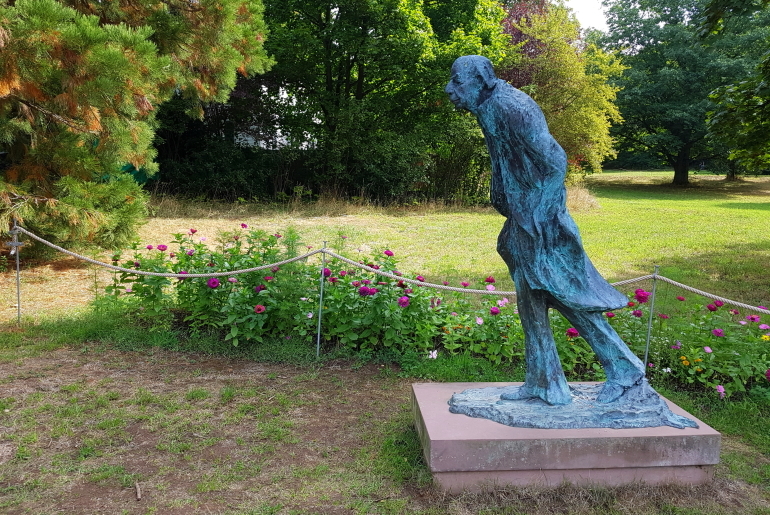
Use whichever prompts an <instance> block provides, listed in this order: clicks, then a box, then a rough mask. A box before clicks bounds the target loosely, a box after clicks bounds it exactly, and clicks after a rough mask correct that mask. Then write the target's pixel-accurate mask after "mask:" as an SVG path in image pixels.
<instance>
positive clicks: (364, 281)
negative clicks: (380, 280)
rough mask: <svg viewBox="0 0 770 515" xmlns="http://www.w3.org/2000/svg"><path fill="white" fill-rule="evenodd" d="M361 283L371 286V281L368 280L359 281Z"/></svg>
mask: <svg viewBox="0 0 770 515" xmlns="http://www.w3.org/2000/svg"><path fill="white" fill-rule="evenodd" d="M361 283H363V284H372V281H370V280H369V279H363V280H362V281H361Z"/></svg>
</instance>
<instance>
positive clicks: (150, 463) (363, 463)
mask: <svg viewBox="0 0 770 515" xmlns="http://www.w3.org/2000/svg"><path fill="white" fill-rule="evenodd" d="M693 179H694V181H695V182H696V185H695V186H694V187H693V188H687V189H678V188H672V187H670V186H666V185H662V184H661V183H662V182H663V181H668V180H670V172H669V173H666V174H660V173H634V172H610V173H606V174H603V175H600V176H596V177H591V178H589V181H588V186H589V188H590V189H591V190H592V191H593V193H594V195H595V196H596V198H597V200H598V204H599V205H600V207H599V208H594V209H578V210H575V211H574V216H575V218H576V220H577V222H578V225H579V226H580V229H581V232H582V235H583V239H584V243H585V246H586V249H587V250H588V252H589V254H590V255H591V257H592V259H593V260H594V262H595V263H596V264H597V267H598V268H599V269H600V271H601V272H602V273H604V274H605V275H606V276H607V277H608V278H609V279H610V280H619V279H624V278H628V277H634V276H638V275H643V274H647V273H650V272H651V269H652V266H653V265H654V264H659V265H661V267H662V269H661V273H662V274H663V275H666V276H668V277H671V278H672V279H675V280H678V281H681V282H684V283H686V284H690V285H692V286H695V287H698V288H701V289H705V290H707V291H710V292H713V293H716V294H719V295H723V296H726V297H729V298H734V299H736V300H742V301H745V302H749V303H756V304H761V303H764V305H770V279H769V278H768V274H767V272H766V263H768V262H770V259H769V258H770V235H768V232H767V228H768V227H770V224H768V222H769V221H770V178H767V177H765V178H749V179H746V180H744V181H741V182H739V183H724V182H722V181H721V180H720V179H719V178H714V177H711V176H698V177H694V178H693ZM156 210H157V216H156V217H155V218H153V219H151V220H150V222H149V223H148V224H147V225H146V226H145V227H144V228H143V231H142V242H143V244H147V243H150V244H154V245H157V244H159V243H166V244H168V242H169V241H170V240H171V238H170V237H169V234H170V233H173V232H186V231H187V229H189V228H190V227H195V228H197V229H198V235H199V236H201V237H207V238H209V240H212V241H213V240H215V239H216V236H217V233H218V231H221V230H233V229H234V228H235V227H237V226H238V224H239V223H240V222H247V223H249V224H250V225H251V226H253V227H254V226H256V227H261V228H264V229H266V230H269V231H270V232H271V233H272V232H280V231H282V230H284V229H285V228H286V227H287V226H289V225H291V226H294V227H296V228H297V229H298V230H299V231H300V233H301V234H302V235H303V236H304V238H305V241H306V243H307V245H311V246H314V247H317V246H319V245H321V244H322V242H323V241H324V240H327V241H328V242H329V245H330V246H335V245H337V246H339V245H342V244H344V245H345V246H346V247H347V248H348V249H359V248H360V249H361V251H362V253H366V252H369V250H370V249H381V248H385V247H387V248H390V249H391V250H393V251H394V252H395V253H396V255H397V257H398V258H399V259H400V263H401V265H402V268H403V270H404V271H408V272H412V273H415V274H416V273H422V274H423V275H426V277H427V278H428V279H429V280H430V279H434V280H439V281H440V280H441V279H444V278H448V279H449V280H452V281H458V280H463V279H471V280H473V281H477V280H480V279H482V278H483V277H485V276H487V275H490V274H491V275H495V277H497V278H498V279H502V278H504V277H505V276H506V272H505V270H504V265H503V263H502V261H501V260H500V258H499V257H498V256H497V255H496V253H495V250H494V244H495V241H496V238H497V233H498V231H499V229H500V226H501V224H502V218H501V217H500V216H499V215H497V214H495V213H493V212H492V211H490V210H486V209H477V210H464V209H458V210H448V209H445V208H438V207H437V208H435V209H432V208H429V207H424V206H423V207H417V208H410V209H406V208H403V209H388V210H386V209H379V208H375V207H371V206H347V205H342V204H337V203H327V204H325V205H323V206H293V207H291V208H287V209H280V210H276V209H270V210H265V209H264V208H259V207H257V206H250V205H235V206H225V207H224V208H223V206H212V205H200V204H198V205H185V204H180V203H178V202H172V201H169V200H165V201H163V202H160V203H158V204H156ZM342 235H344V236H348V238H347V239H344V240H343V239H341V238H340V236H342ZM23 276H24V279H23V281H24V298H23V306H24V308H25V313H26V316H28V317H29V318H28V321H27V323H26V324H25V325H24V326H23V327H22V328H16V327H15V325H14V324H13V323H12V321H13V320H14V319H13V317H14V316H15V309H13V308H12V306H13V304H14V303H15V292H14V288H13V284H14V277H13V275H12V274H11V273H5V274H0V303H1V307H0V316H2V320H6V321H8V322H7V323H4V324H3V325H2V326H0V513H3V514H6V513H8V514H16V513H20V514H21V513H30V514H42V513H77V514H81V513H82V514H88V513H129V514H134V513H136V514H145V513H157V514H175V513H222V514H278V513H280V514H311V513H319V514H337V513H339V514H343V513H344V514H347V513H382V514H397V513H404V514H406V513H417V514H425V515H428V514H431V515H433V514H436V515H439V514H442V515H443V514H458V515H459V514H475V513H483V514H489V515H493V514H501V515H502V514H511V515H512V514H540V513H543V514H545V513H576V514H621V513H622V514H647V513H659V514H688V515H695V514H703V515H706V514H721V513H747V514H770V402H768V401H764V402H762V401H758V400H753V399H749V398H745V399H737V400H732V401H730V402H718V401H716V400H715V396H710V397H707V396H702V395H699V394H694V393H688V392H686V391H681V389H674V390H667V389H665V386H664V388H663V393H664V394H665V395H667V396H669V397H671V398H672V399H673V400H674V401H675V402H677V403H679V404H680V405H682V406H683V407H685V408H686V409H689V410H691V411H692V412H693V414H694V415H696V416H698V417H699V418H701V419H703V420H705V421H706V422H707V423H709V424H711V425H712V426H714V427H715V428H717V429H718V430H720V431H722V432H723V433H724V439H723V453H722V463H721V464H720V465H719V466H718V468H717V476H716V479H715V481H714V482H713V483H711V484H708V485H704V486H700V487H680V486H665V487H649V486H645V485H638V484H637V485H630V486H627V487H622V488H577V487H573V486H570V485H563V486H561V487H559V488H556V489H544V488H526V489H513V488H510V489H498V490H494V491H490V492H486V493H484V494H478V495H470V494H468V495H458V496H447V495H444V494H442V493H441V492H439V491H437V490H435V489H434V488H433V487H431V486H430V478H429V473H428V471H427V470H426V468H425V465H424V463H423V461H422V458H421V451H420V446H419V442H418V440H417V437H416V433H415V431H414V428H413V427H412V424H411V413H410V408H409V404H408V399H409V385H410V383H411V382H413V381H414V380H415V379H414V378H410V377H403V374H400V373H399V369H398V367H396V366H394V365H392V364H391V363H388V362H384V361H383V362H377V361H375V362H361V361H358V360H356V359H355V358H351V357H349V356H347V357H343V356H340V355H334V354H333V353H329V354H327V355H326V356H325V358H324V359H323V360H321V361H314V358H313V349H312V348H310V346H309V345H307V344H306V343H304V342H301V341H297V340H296V339H290V340H281V341H275V342H272V343H270V344H266V345H264V346H262V347H260V348H253V349H246V350H239V351H236V350H234V349H232V348H229V347H227V345H226V344H222V342H219V341H217V340H216V339H213V338H206V337H198V338H192V337H182V338H180V337H179V334H177V333H173V332H162V331H154V332H148V331H147V330H146V329H144V328H143V327H141V326H138V325H136V324H134V323H133V322H132V321H131V320H130V319H129V318H126V316H125V314H122V313H114V312H110V311H92V310H88V309H85V308H77V306H78V305H81V306H82V305H85V304H86V303H87V302H88V300H89V299H90V297H91V296H92V295H93V292H89V288H93V285H94V284H95V283H97V284H98V283H99V282H101V283H102V284H103V283H104V281H105V277H103V276H101V275H100V274H99V273H94V272H93V271H91V270H90V269H88V268H86V267H82V266H80V265H78V264H77V263H76V262H73V261H70V260H65V261H63V262H59V264H57V263H47V264H44V265H38V266H35V267H29V268H27V269H26V270H25V271H24V273H23ZM510 286H511V285H510V284H505V283H503V284H502V285H500V287H501V288H502V287H505V288H507V287H510ZM662 289H663V295H664V296H665V295H669V296H671V295H677V293H675V292H673V291H666V287H662ZM25 299H26V300H25ZM75 308H77V309H75ZM35 320H36V322H34V321H35ZM193 350H194V352H193ZM430 365H431V366H433V367H434V370H433V372H434V374H433V375H434V376H435V377H442V378H444V379H445V380H459V379H463V378H465V379H469V380H495V379H496V378H497V379H499V380H504V379H505V378H506V377H510V374H512V373H513V372H511V371H509V370H502V369H501V370H497V371H496V370H494V369H490V368H489V367H487V366H486V365H485V364H483V363H481V362H478V361H474V360H471V359H469V358H467V357H462V356H461V357H458V358H456V359H454V360H452V359H449V358H444V357H442V359H439V360H436V361H432V362H431V363H430ZM495 374H498V376H497V377H496V376H495ZM138 498H139V499H138Z"/></svg>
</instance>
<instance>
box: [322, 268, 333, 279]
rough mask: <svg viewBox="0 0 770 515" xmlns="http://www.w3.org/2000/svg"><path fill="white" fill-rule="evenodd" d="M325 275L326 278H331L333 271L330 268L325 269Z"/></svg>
mask: <svg viewBox="0 0 770 515" xmlns="http://www.w3.org/2000/svg"><path fill="white" fill-rule="evenodd" d="M323 274H324V277H329V276H330V275H332V271H331V270H329V269H328V268H324V269H323Z"/></svg>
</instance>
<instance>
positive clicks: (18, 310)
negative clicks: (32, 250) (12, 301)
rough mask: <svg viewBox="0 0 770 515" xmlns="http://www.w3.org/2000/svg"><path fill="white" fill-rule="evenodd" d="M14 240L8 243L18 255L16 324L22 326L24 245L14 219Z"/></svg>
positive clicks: (12, 232) (12, 251)
mask: <svg viewBox="0 0 770 515" xmlns="http://www.w3.org/2000/svg"><path fill="white" fill-rule="evenodd" d="M10 232H11V234H12V235H13V241H11V242H9V243H8V244H7V245H8V246H9V247H11V255H12V256H13V255H14V254H15V255H16V325H18V326H21V264H20V262H19V248H20V247H21V246H22V245H24V244H23V243H21V242H19V224H18V222H17V220H16V219H15V218H14V219H13V229H11V231H10Z"/></svg>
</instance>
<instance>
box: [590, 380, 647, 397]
mask: <svg viewBox="0 0 770 515" xmlns="http://www.w3.org/2000/svg"><path fill="white" fill-rule="evenodd" d="M642 379H644V376H643V375H640V376H639V378H638V379H637V380H636V381H634V383H633V384H632V385H631V386H623V385H621V384H618V383H615V382H611V381H607V382H606V383H604V386H603V387H602V391H600V392H599V395H597V396H596V401H597V402H602V403H608V402H615V401H616V400H618V399H620V398H621V397H622V396H623V394H625V393H626V391H628V390H630V389H631V388H633V387H634V386H637V385H639V384H641V382H642Z"/></svg>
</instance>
